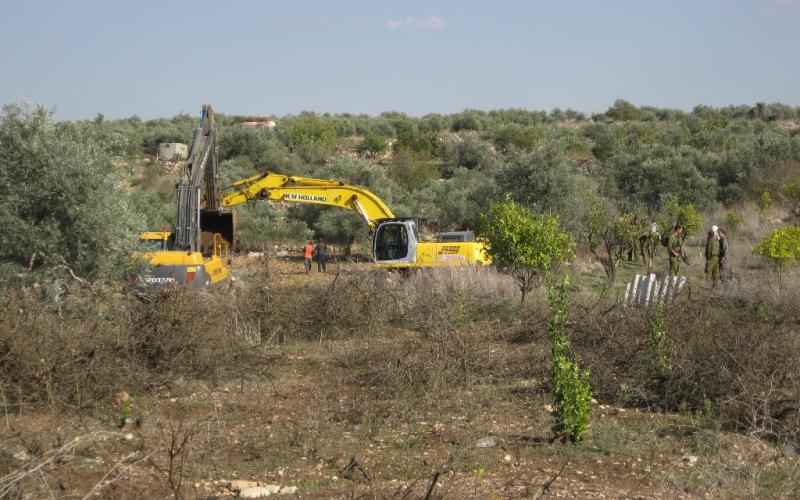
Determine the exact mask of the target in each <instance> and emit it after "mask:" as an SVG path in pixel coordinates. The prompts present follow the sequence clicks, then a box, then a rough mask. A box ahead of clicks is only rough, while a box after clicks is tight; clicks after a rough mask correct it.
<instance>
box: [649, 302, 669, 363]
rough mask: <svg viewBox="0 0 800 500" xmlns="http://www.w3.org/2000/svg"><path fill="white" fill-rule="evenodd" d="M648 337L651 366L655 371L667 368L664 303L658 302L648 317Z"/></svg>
mask: <svg viewBox="0 0 800 500" xmlns="http://www.w3.org/2000/svg"><path fill="white" fill-rule="evenodd" d="M647 333H648V336H649V337H650V349H651V352H652V357H653V367H654V368H655V370H656V372H657V373H663V372H664V370H666V369H667V353H666V349H665V348H664V343H665V341H666V338H667V318H666V315H665V314H664V304H663V303H661V302H659V303H658V304H657V305H656V308H655V311H653V317H652V318H651V319H650V328H649V329H648V331H647Z"/></svg>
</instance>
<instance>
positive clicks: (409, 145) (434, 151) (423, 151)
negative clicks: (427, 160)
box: [394, 127, 442, 157]
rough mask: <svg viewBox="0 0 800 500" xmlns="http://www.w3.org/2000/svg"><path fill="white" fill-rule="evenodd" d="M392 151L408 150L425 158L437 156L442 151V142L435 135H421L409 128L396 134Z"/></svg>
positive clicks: (427, 133)
mask: <svg viewBox="0 0 800 500" xmlns="http://www.w3.org/2000/svg"><path fill="white" fill-rule="evenodd" d="M394 150H395V151H402V150H409V151H413V152H414V153H416V154H418V155H420V156H427V157H432V156H439V154H440V152H441V150H442V140H441V138H439V136H438V135H436V134H435V133H431V132H425V133H421V132H419V131H418V130H417V129H416V128H415V127H413V128H412V127H409V128H407V129H405V130H402V131H401V132H398V133H397V142H396V143H395V144H394Z"/></svg>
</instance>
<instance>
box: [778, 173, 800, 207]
mask: <svg viewBox="0 0 800 500" xmlns="http://www.w3.org/2000/svg"><path fill="white" fill-rule="evenodd" d="M781 195H782V196H783V197H784V198H785V199H786V201H788V202H789V203H790V204H791V205H792V212H794V213H797V212H798V208H800V179H796V180H793V181H791V182H787V183H786V184H784V185H782V186H781Z"/></svg>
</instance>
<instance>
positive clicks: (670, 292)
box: [624, 274, 686, 307]
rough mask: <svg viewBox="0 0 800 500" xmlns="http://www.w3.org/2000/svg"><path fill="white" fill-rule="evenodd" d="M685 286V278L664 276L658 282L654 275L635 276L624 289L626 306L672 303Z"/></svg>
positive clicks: (650, 305)
mask: <svg viewBox="0 0 800 500" xmlns="http://www.w3.org/2000/svg"><path fill="white" fill-rule="evenodd" d="M684 285H686V277H685V276H664V277H663V278H662V279H661V280H659V279H658V278H657V277H656V275H655V274H644V275H642V274H637V275H636V276H634V277H633V280H631V282H630V283H628V286H627V287H626V288H625V302H624V304H625V305H626V306H632V305H640V306H643V307H652V306H654V305H656V304H658V303H659V302H661V301H670V302H671V301H673V300H675V297H676V296H677V295H678V294H679V293H680V291H681V290H682V289H683V287H684Z"/></svg>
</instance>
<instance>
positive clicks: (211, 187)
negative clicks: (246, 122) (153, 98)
mask: <svg viewBox="0 0 800 500" xmlns="http://www.w3.org/2000/svg"><path fill="white" fill-rule="evenodd" d="M217 177H218V172H217V132H216V129H215V126H214V111H213V110H212V109H211V106H208V105H205V106H203V110H202V112H201V114H200V124H199V126H198V127H197V130H196V131H195V136H194V140H193V142H192V148H191V150H190V152H189V157H188V159H187V161H186V165H185V166H184V168H183V171H182V173H181V179H180V182H179V183H178V185H177V186H176V209H177V217H176V226H175V231H174V232H172V231H167V230H163V231H151V232H146V233H142V234H140V235H139V243H140V249H139V252H137V254H136V255H135V256H134V260H135V261H136V262H138V263H144V264H145V265H144V266H141V265H134V266H132V270H131V272H130V273H129V275H128V279H129V281H130V283H131V284H132V285H134V286H136V287H139V288H145V289H149V288H153V287H158V286H162V285H167V284H181V285H187V286H189V287H191V288H196V289H202V288H207V287H209V286H214V285H219V284H223V283H227V282H228V279H229V276H230V267H229V264H230V262H229V251H230V248H231V247H233V245H235V243H236V239H235V238H236V214H235V213H234V212H233V211H232V210H227V209H225V208H223V207H221V206H220V196H219V188H218V182H217ZM203 186H204V187H205V188H204V189H202V187H203ZM137 269H138V270H140V271H141V272H137Z"/></svg>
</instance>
